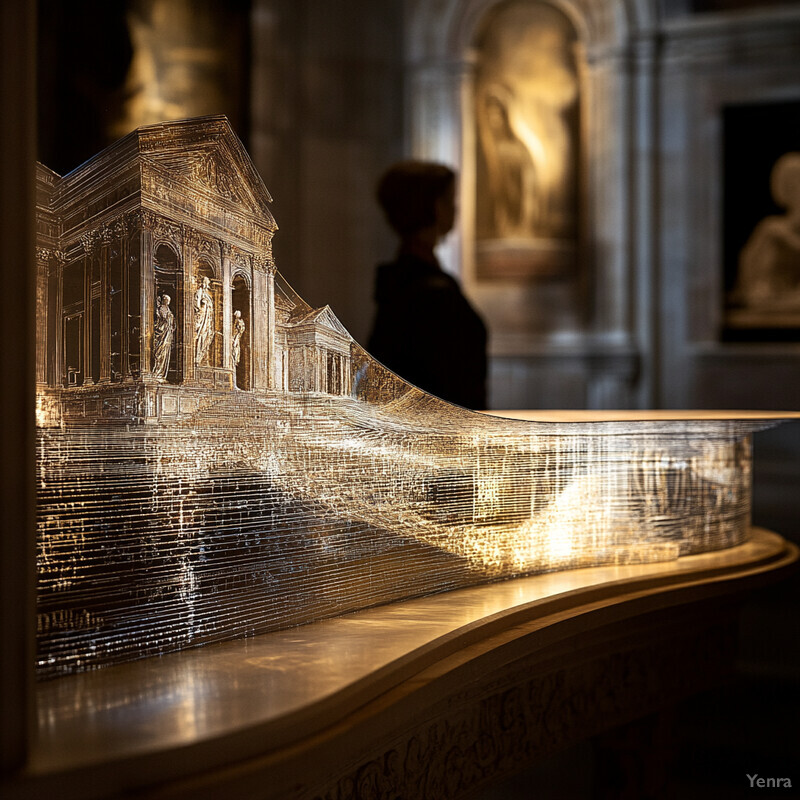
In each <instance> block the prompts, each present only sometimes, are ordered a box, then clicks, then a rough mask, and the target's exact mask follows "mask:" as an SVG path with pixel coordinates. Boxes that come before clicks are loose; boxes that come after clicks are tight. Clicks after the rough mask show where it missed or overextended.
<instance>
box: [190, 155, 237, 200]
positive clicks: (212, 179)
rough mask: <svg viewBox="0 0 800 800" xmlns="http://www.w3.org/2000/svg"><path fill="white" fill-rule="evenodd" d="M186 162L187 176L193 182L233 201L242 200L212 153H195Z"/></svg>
mask: <svg viewBox="0 0 800 800" xmlns="http://www.w3.org/2000/svg"><path fill="white" fill-rule="evenodd" d="M188 164H189V177H190V179H191V180H192V181H193V182H197V183H200V184H201V185H202V186H205V187H206V188H207V189H211V191H213V192H215V193H216V194H220V195H222V196H223V197H224V198H226V199H227V200H232V201H233V202H234V203H240V202H241V201H242V198H241V195H240V193H239V192H238V191H237V189H236V185H235V182H234V181H233V180H232V178H231V176H230V175H228V174H227V173H226V172H225V170H224V169H220V168H219V164H218V162H217V158H216V156H215V155H214V154H213V153H208V152H207V153H197V154H196V155H194V156H192V157H190V158H189V159H188Z"/></svg>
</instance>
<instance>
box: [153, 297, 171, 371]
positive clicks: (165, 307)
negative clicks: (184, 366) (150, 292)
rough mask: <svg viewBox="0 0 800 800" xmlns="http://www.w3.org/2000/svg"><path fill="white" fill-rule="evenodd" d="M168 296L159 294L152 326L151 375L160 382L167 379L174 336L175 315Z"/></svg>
mask: <svg viewBox="0 0 800 800" xmlns="http://www.w3.org/2000/svg"><path fill="white" fill-rule="evenodd" d="M170 300H171V298H170V296H169V295H168V294H161V295H159V298H158V308H157V309H156V322H155V326H154V327H153V375H155V377H156V378H157V379H158V380H159V381H161V382H162V383H163V382H165V381H166V380H167V372H168V371H169V360H170V356H171V355H172V340H173V338H174V336H175V316H174V315H173V313H172V311H171V310H170V307H169V304H170Z"/></svg>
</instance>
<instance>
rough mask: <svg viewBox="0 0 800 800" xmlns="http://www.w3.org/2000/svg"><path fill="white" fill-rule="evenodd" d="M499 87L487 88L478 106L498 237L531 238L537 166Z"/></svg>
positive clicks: (494, 224)
mask: <svg viewBox="0 0 800 800" xmlns="http://www.w3.org/2000/svg"><path fill="white" fill-rule="evenodd" d="M503 94H505V92H503V91H502V88H501V87H499V86H490V87H487V89H486V91H485V92H484V94H483V96H482V97H481V98H480V102H479V103H478V108H477V113H478V131H479V133H480V140H481V147H482V148H483V153H484V157H485V159H486V169H487V177H488V182H489V193H490V195H491V200H492V223H493V226H494V231H495V235H496V236H497V237H498V238H504V237H526V236H531V235H532V234H533V231H534V225H535V222H536V221H537V220H536V210H537V208H536V207H537V200H538V198H537V193H536V167H535V166H534V163H533V158H532V157H531V153H530V151H529V150H528V148H527V147H526V146H525V145H524V144H523V142H522V141H521V140H520V139H519V137H518V136H517V135H516V134H515V133H514V130H513V128H512V127H511V123H510V121H509V108H508V106H509V103H508V102H507V101H506V100H505V99H504V98H503Z"/></svg>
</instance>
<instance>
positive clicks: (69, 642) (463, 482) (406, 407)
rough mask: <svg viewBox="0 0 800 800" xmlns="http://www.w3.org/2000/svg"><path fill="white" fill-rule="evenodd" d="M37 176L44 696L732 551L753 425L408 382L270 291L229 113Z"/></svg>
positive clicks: (744, 501) (255, 207) (756, 423)
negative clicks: (528, 403) (180, 661)
mask: <svg viewBox="0 0 800 800" xmlns="http://www.w3.org/2000/svg"><path fill="white" fill-rule="evenodd" d="M38 176H39V194H38V197H39V201H38V231H39V237H38V250H37V254H38V292H37V297H38V328H37V337H38V341H37V390H38V391H37V421H38V440H37V448H38V449H37V470H38V560H37V564H38V655H37V664H38V669H39V674H40V675H41V676H55V675H60V674H64V673H68V672H72V671H76V670H81V669H86V668H88V667H94V666H99V665H105V664H110V663H115V662H119V661H123V660H128V659H133V658H139V657H142V656H147V655H155V654H160V653H165V652H169V651H174V650H178V649H181V648H185V647H190V646H195V645H199V644H203V643H208V642H213V641H220V640H223V639H229V638H233V637H240V636H248V635H253V634H257V633H262V632H266V631H269V630H273V629H277V628H284V627H288V626H291V625H296V624H300V623H304V622H308V621H311V620H315V619H320V618H323V617H327V616H331V615H336V614H341V613H344V612H346V611H350V610H355V609H359V608H364V607H366V606H370V605H375V604H378V603H385V602H389V601H393V600H398V599H401V598H407V597H412V596H415V595H421V594H425V593H430V592H439V591H444V590H448V589H454V588H458V587H463V586H467V585H471V584H475V583H479V582H485V581H489V580H496V579H501V578H509V577H512V576H517V575H523V574H528V573H535V572H545V571H550V570H560V569H571V568H576V567H583V566H589V565H597V564H622V563H631V562H645V561H656V560H666V559H674V558H677V557H679V556H681V555H684V554H690V553H698V552H703V551H708V550H714V549H719V548H726V547H731V546H734V545H737V544H739V543H741V542H743V541H744V540H745V539H746V537H747V533H748V528H749V524H750V495H751V490H750V480H751V477H750V476H751V447H750V434H751V433H752V432H753V431H755V430H758V429H759V428H762V427H765V426H766V425H769V424H772V423H771V422H770V421H769V420H766V419H761V418H759V417H760V416H764V415H750V417H747V416H745V417H743V418H738V419H737V418H732V417H730V416H729V417H728V418H726V417H725V416H724V415H722V416H719V415H718V416H714V415H705V416H703V415H699V416H698V418H692V416H691V415H674V418H670V415H662V416H661V417H659V416H658V415H655V416H652V415H651V416H649V417H648V416H647V415H644V416H641V417H640V418H633V419H624V418H622V419H613V418H609V417H593V418H591V421H580V420H578V421H576V420H574V419H571V418H570V417H569V416H568V415H567V416H561V417H558V416H555V417H547V416H546V415H543V416H541V418H540V419H539V420H538V421H526V420H517V419H510V418H499V417H495V416H489V415H486V414H481V413H476V412H470V411H466V410H464V409H461V408H458V407H456V406H452V405H449V404H447V403H445V402H443V401H441V400H439V399H437V398H435V397H432V396H430V395H428V394H426V393H424V392H422V391H420V390H419V389H417V388H415V387H413V386H411V385H409V384H408V383H406V382H404V381H403V380H401V379H400V378H398V377H397V376H396V375H394V374H393V373H391V372H390V371H389V370H388V369H386V368H385V367H383V366H382V365H381V364H380V363H378V362H377V361H375V360H374V359H373V358H371V357H370V355H369V354H368V353H367V352H365V351H364V350H363V349H362V348H361V347H360V346H359V345H358V344H357V343H356V342H355V341H353V339H352V337H350V335H349V334H348V333H347V331H346V330H345V328H344V327H343V326H342V325H341V323H340V322H339V321H338V320H337V318H336V317H335V315H334V314H333V312H332V311H331V310H330V308H328V307H327V306H326V307H324V308H321V309H313V308H311V307H310V306H309V305H307V304H306V303H305V302H304V301H303V300H302V299H301V298H300V297H298V295H297V294H296V293H295V292H294V291H293V290H292V289H291V287H290V286H289V284H288V283H287V282H286V281H285V280H284V278H283V277H282V276H281V275H280V273H278V272H277V271H276V269H275V264H274V261H273V258H272V245H271V242H272V236H273V234H274V232H275V230H276V229H277V226H276V225H275V221H274V219H273V218H272V215H271V214H270V212H269V209H268V208H267V204H268V203H269V202H270V201H271V198H270V197H269V194H268V192H267V190H266V188H265V187H264V184H263V183H262V181H261V179H260V178H259V176H258V174H257V172H256V170H255V168H254V167H253V165H252V162H251V161H250V159H249V157H248V155H247V153H246V152H245V150H244V148H243V146H242V145H241V143H240V142H239V140H238V139H237V137H236V136H235V134H234V133H233V131H232V130H231V128H230V126H229V124H228V122H227V120H226V119H225V118H224V117H206V118H200V119H194V120H185V121H179V122H169V123H163V124H160V125H152V126H148V127H144V128H140V129H139V130H137V131H134V132H133V133H131V134H129V135H128V136H126V137H125V138H124V139H122V140H120V141H119V142H117V143H116V144H114V145H112V146H111V147H109V148H108V149H106V150H105V151H103V152H102V153H100V154H99V155H97V156H96V157H95V158H93V159H91V160H90V161H88V162H87V163H85V164H83V165H82V166H80V167H79V168H78V169H76V170H75V171H73V172H72V173H70V174H69V175H67V176H65V177H60V176H58V175H56V174H55V173H53V172H52V171H50V170H48V169H47V168H46V167H43V166H41V165H39V170H38ZM766 416H768V415H766Z"/></svg>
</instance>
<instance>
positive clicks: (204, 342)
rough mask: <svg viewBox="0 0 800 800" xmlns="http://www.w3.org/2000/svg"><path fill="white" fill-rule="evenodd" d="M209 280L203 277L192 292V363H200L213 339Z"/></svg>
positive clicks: (212, 303)
mask: <svg viewBox="0 0 800 800" xmlns="http://www.w3.org/2000/svg"><path fill="white" fill-rule="evenodd" d="M210 286H211V281H209V279H208V278H207V277H203V279H202V281H201V282H200V286H199V287H198V289H197V291H196V292H195V293H194V363H195V364H198V365H199V364H202V363H203V361H205V358H206V356H207V355H208V350H209V348H210V347H211V342H212V341H213V339H214V301H213V300H212V299H211V292H210V291H209V287H210Z"/></svg>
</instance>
